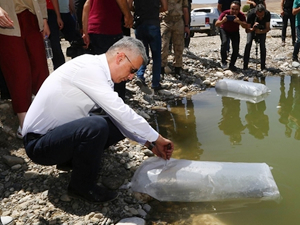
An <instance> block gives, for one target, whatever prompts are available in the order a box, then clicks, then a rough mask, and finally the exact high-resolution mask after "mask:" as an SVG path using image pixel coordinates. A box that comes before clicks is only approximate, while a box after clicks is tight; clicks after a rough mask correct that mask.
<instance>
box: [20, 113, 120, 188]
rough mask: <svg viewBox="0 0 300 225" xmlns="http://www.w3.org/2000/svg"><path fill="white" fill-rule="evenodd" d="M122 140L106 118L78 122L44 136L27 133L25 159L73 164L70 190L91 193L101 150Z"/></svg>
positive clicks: (95, 117) (115, 128)
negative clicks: (26, 156) (26, 157)
mask: <svg viewBox="0 0 300 225" xmlns="http://www.w3.org/2000/svg"><path fill="white" fill-rule="evenodd" d="M122 139H124V136H123V135H122V133H121V132H120V131H119V129H118V128H117V127H116V126H115V125H114V124H113V123H112V122H111V120H110V119H109V117H108V116H104V117H103V116H95V115H93V116H89V117H85V118H81V119H78V120H75V121H72V122H69V123H66V124H63V125H61V126H58V127H56V128H55V129H53V130H51V131H49V132H47V133H46V134H45V135H43V136H41V137H39V135H38V134H33V133H28V134H27V135H25V137H24V139H23V140H24V146H25V149H26V153H27V155H28V157H29V158H30V159H31V160H32V161H33V162H35V163H37V164H41V165H46V166H47V165H56V164H63V163H66V162H70V161H71V162H72V175H71V181H70V184H69V185H70V186H71V187H72V188H74V189H75V190H77V191H87V190H90V189H91V188H92V187H93V186H94V185H95V184H96V179H97V174H98V171H99V169H100V166H101V157H102V154H103V151H104V149H106V148H108V147H109V146H110V145H113V144H115V143H117V142H118V141H120V140H122Z"/></svg>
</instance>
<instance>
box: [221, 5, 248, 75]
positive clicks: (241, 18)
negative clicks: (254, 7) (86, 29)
mask: <svg viewBox="0 0 300 225" xmlns="http://www.w3.org/2000/svg"><path fill="white" fill-rule="evenodd" d="M240 8H241V5H240V2H238V1H233V2H232V3H231V5H230V9H229V10H225V11H223V12H222V13H221V14H220V17H219V19H218V20H217V21H216V24H215V25H216V26H217V27H220V38H221V58H222V65H221V66H222V68H223V69H226V68H227V43H228V40H229V39H230V40H231V42H232V55H231V60H230V64H229V69H230V70H232V71H236V67H235V65H234V64H235V62H236V59H237V57H238V53H239V45H240V32H239V27H240V25H241V26H242V27H243V28H246V27H247V23H246V17H245V15H244V13H242V12H241V11H240Z"/></svg>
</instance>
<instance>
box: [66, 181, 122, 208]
mask: <svg viewBox="0 0 300 225" xmlns="http://www.w3.org/2000/svg"><path fill="white" fill-rule="evenodd" d="M68 195H69V197H71V198H75V199H81V200H84V201H88V202H90V203H93V204H101V203H103V202H110V201H113V200H114V199H116V198H117V197H118V193H117V192H115V191H111V190H109V189H107V188H105V187H100V186H98V185H96V186H95V187H94V188H92V190H90V191H87V192H85V193H84V192H79V191H76V190H74V189H73V188H71V187H70V186H69V187H68Z"/></svg>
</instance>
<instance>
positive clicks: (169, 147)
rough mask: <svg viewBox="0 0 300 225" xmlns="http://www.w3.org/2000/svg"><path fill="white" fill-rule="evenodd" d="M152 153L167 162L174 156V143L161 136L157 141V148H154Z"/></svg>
mask: <svg viewBox="0 0 300 225" xmlns="http://www.w3.org/2000/svg"><path fill="white" fill-rule="evenodd" d="M152 151H153V153H154V154H155V155H157V156H158V157H161V158H163V159H165V160H167V159H170V158H171V156H172V154H173V151H174V144H173V142H172V141H170V140H168V139H166V138H164V137H162V136H161V135H159V137H158V138H157V140H156V141H155V146H154V147H153V148H152Z"/></svg>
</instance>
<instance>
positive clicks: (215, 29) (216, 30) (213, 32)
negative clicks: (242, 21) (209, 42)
mask: <svg viewBox="0 0 300 225" xmlns="http://www.w3.org/2000/svg"><path fill="white" fill-rule="evenodd" d="M215 23H216V20H214V22H213V23H212V24H211V25H210V27H211V29H210V31H209V33H207V35H208V36H214V35H217V34H218V33H219V28H218V27H216V26H215Z"/></svg>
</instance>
